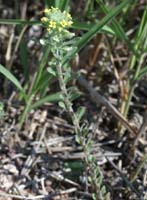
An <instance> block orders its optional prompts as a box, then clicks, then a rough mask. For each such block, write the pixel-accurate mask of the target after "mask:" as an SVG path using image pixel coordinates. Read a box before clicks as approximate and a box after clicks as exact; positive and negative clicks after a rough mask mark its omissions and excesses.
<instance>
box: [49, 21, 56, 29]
mask: <svg viewBox="0 0 147 200" xmlns="http://www.w3.org/2000/svg"><path fill="white" fill-rule="evenodd" d="M56 24H57V23H56V22H55V21H50V22H49V27H50V28H56Z"/></svg>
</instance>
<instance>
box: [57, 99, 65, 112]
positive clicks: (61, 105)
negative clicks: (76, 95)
mask: <svg viewBox="0 0 147 200" xmlns="http://www.w3.org/2000/svg"><path fill="white" fill-rule="evenodd" d="M58 105H59V106H60V107H61V108H63V109H64V110H66V106H65V103H64V102H63V101H59V102H58Z"/></svg>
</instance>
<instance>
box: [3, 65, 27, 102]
mask: <svg viewBox="0 0 147 200" xmlns="http://www.w3.org/2000/svg"><path fill="white" fill-rule="evenodd" d="M0 73H1V74H3V75H4V76H5V77H6V78H7V79H9V80H10V81H11V82H12V83H13V84H14V85H15V86H16V87H17V89H18V90H20V91H21V92H22V94H23V96H24V98H25V99H26V93H25V91H24V89H23V88H22V86H21V84H20V82H19V81H18V80H17V78H16V77H15V76H14V75H13V74H12V73H11V72H9V71H8V70H7V69H6V68H5V67H3V66H2V65H1V64H0Z"/></svg>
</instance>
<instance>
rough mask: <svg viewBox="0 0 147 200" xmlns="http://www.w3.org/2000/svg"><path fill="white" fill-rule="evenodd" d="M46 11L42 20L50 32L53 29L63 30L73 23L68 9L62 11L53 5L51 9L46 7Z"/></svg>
mask: <svg viewBox="0 0 147 200" xmlns="http://www.w3.org/2000/svg"><path fill="white" fill-rule="evenodd" d="M44 13H45V17H43V18H41V21H42V23H43V24H44V25H45V27H46V28H47V31H48V32H52V31H53V30H56V31H58V32H62V31H63V30H65V29H66V28H69V27H70V26H71V25H72V23H73V21H72V17H71V15H70V14H69V13H67V12H66V11H63V12H61V10H59V9H58V8H54V7H51V9H45V10H44Z"/></svg>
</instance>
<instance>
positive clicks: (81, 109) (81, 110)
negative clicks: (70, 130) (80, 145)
mask: <svg viewBox="0 0 147 200" xmlns="http://www.w3.org/2000/svg"><path fill="white" fill-rule="evenodd" d="M85 110H86V109H85V107H84V106H80V107H79V108H78V110H77V112H76V116H77V118H78V120H79V121H80V120H81V118H82V117H83V115H84V114H85Z"/></svg>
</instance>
